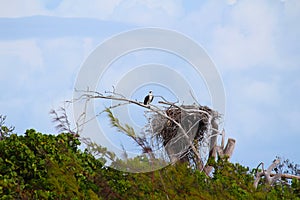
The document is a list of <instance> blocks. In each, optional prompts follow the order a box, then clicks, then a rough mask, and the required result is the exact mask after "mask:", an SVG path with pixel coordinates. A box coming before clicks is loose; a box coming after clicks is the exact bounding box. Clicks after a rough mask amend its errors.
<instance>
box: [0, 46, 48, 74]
mask: <svg viewBox="0 0 300 200" xmlns="http://www.w3.org/2000/svg"><path fill="white" fill-rule="evenodd" d="M0 58H1V60H2V61H3V60H7V62H2V63H1V69H3V70H9V69H10V70H11V69H15V68H16V67H17V66H14V64H13V63H15V62H18V61H19V62H21V63H23V64H24V66H23V67H22V68H24V67H25V66H27V70H29V71H35V70H41V69H43V65H44V61H43V56H42V51H41V49H40V47H39V46H38V45H37V42H36V41H35V40H15V41H0ZM14 72H15V73H16V72H20V70H15V71H14Z"/></svg>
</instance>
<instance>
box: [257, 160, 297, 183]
mask: <svg viewBox="0 0 300 200" xmlns="http://www.w3.org/2000/svg"><path fill="white" fill-rule="evenodd" d="M279 163H280V159H275V160H274V161H273V163H272V164H271V165H270V166H269V167H268V169H266V170H265V169H264V163H263V162H261V163H260V164H259V165H258V166H257V168H256V175H255V181H254V184H253V185H254V187H255V188H257V186H258V183H259V182H260V180H261V179H262V178H263V177H264V178H265V183H266V184H267V185H274V184H275V183H276V182H277V181H280V180H281V179H298V180H300V176H297V175H292V174H286V173H272V171H273V170H274V169H276V167H277V166H278V165H279ZM260 166H261V167H262V170H261V171H259V170H258V168H259V167H260Z"/></svg>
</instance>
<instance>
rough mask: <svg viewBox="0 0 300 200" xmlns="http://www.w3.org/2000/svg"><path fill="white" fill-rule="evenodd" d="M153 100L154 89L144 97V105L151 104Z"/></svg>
mask: <svg viewBox="0 0 300 200" xmlns="http://www.w3.org/2000/svg"><path fill="white" fill-rule="evenodd" d="M152 101H153V94H152V91H151V90H150V91H149V94H148V95H147V96H146V97H145V99H144V105H149V104H150V103H151V102H152Z"/></svg>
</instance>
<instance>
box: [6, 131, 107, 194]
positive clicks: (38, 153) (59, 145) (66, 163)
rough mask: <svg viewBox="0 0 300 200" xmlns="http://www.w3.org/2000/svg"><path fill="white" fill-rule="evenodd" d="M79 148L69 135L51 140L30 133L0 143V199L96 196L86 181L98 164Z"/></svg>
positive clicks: (90, 184)
mask: <svg viewBox="0 0 300 200" xmlns="http://www.w3.org/2000/svg"><path fill="white" fill-rule="evenodd" d="M79 144H80V142H79V140H78V138H76V137H74V136H73V135H72V134H59V135H57V136H54V135H46V134H41V133H37V132H35V131H34V130H28V131H26V133H25V135H24V136H18V135H16V134H12V135H10V137H7V138H6V139H5V140H2V141H0V152H1V158H0V196H2V198H6V197H7V198H13V199H18V198H21V199H26V198H29V199H40V198H54V199H57V198H62V199H65V198H78V199H80V198H81V197H84V196H86V195H92V194H93V193H95V192H97V191H98V189H97V187H95V185H94V184H93V182H92V181H91V180H89V177H90V176H93V174H94V173H95V172H94V171H95V170H96V169H97V168H101V167H102V164H101V163H99V162H98V161H97V160H96V159H95V158H94V157H92V156H90V155H88V154H85V153H82V152H80V151H79V150H78V149H77V147H78V145H79Z"/></svg>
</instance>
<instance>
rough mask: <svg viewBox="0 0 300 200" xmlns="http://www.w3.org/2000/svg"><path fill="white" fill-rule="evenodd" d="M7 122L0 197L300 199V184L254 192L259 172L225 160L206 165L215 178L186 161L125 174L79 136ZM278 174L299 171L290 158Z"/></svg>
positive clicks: (0, 154)
mask: <svg viewBox="0 0 300 200" xmlns="http://www.w3.org/2000/svg"><path fill="white" fill-rule="evenodd" d="M4 120H5V118H3V117H1V121H0V122H1V129H0V130H1V138H0V139H1V140H0V199H173V200H175V199H300V181H299V180H297V179H293V180H292V181H291V182H284V181H278V182H276V184H274V185H272V186H269V185H267V184H264V181H265V180H264V178H262V179H261V180H260V182H259V184H258V187H257V189H255V188H254V186H253V183H254V178H255V169H254V170H250V169H249V168H247V167H244V166H241V165H240V164H237V163H236V164H233V163H230V162H228V161H227V159H226V158H223V159H219V160H217V161H216V160H215V159H213V158H211V159H210V160H209V161H208V162H209V165H211V166H213V168H214V171H213V172H212V176H211V177H208V176H207V175H206V174H205V173H204V172H200V171H199V170H197V169H195V168H192V167H190V166H189V164H188V163H184V162H179V163H177V164H175V165H169V166H168V167H165V168H163V169H161V170H156V171H153V172H148V173H135V174H134V173H125V172H122V171H118V170H115V169H113V168H109V167H106V166H104V162H105V159H104V156H102V157H100V158H97V159H96V158H95V157H94V156H93V155H92V154H90V153H89V152H90V151H88V150H85V151H82V150H80V148H79V145H80V141H79V139H78V136H77V135H74V134H71V133H61V134H58V135H50V134H42V133H39V132H36V131H35V130H32V129H31V130H27V131H26V132H25V134H24V135H17V134H14V133H13V130H14V129H13V128H12V127H9V128H8V127H6V126H5V124H4ZM101 150H102V153H103V155H105V154H106V155H110V156H112V155H113V154H112V153H110V152H107V150H106V149H105V148H102V149H101ZM145 159H147V157H145ZM139 161H140V159H139V158H138V159H137V158H133V159H128V160H127V161H126V162H127V163H126V166H135V167H138V166H139V165H141V166H140V167H143V166H142V165H143V163H140V162H139ZM117 162H118V163H117V164H119V165H122V161H121V160H117ZM113 164H116V163H113ZM124 166H125V164H124ZM277 170H279V171H284V172H285V173H289V172H292V173H294V174H295V173H298V172H299V168H298V165H294V164H293V163H291V162H289V161H288V160H286V161H285V162H283V163H281V164H280V165H279V166H278V169H277Z"/></svg>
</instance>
